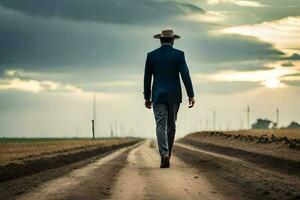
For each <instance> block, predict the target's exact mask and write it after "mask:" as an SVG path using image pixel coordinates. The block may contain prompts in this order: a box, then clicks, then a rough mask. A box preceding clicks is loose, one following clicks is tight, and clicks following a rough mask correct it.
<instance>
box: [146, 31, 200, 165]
mask: <svg viewBox="0 0 300 200" xmlns="http://www.w3.org/2000/svg"><path fill="white" fill-rule="evenodd" d="M153 37H154V38H156V39H160V42H161V47H160V48H158V49H155V50H154V51H151V52H150V53H148V55H147V59H146V65H145V75H144V98H145V106H146V108H148V109H151V105H152V103H153V111H154V116H155V121H156V137H157V142H158V147H159V153H160V156H161V164H160V167H161V168H168V167H170V157H171V152H172V147H173V142H174V138H175V132H176V119H177V112H178V110H179V106H180V103H181V102H182V93H181V84H180V78H179V74H180V75H181V79H182V81H183V83H184V86H185V89H186V91H187V95H188V98H189V99H188V100H189V108H192V107H193V106H194V104H195V100H194V91H193V85H192V81H191V78H190V74H189V70H188V67H187V64H186V62H185V57H184V52H182V51H180V50H177V49H175V48H173V44H174V40H175V39H179V38H180V36H178V35H174V33H173V31H172V30H163V31H161V34H156V35H154V36H153ZM152 76H153V85H152V96H151V82H152ZM150 97H152V98H151V99H152V101H151V100H150Z"/></svg>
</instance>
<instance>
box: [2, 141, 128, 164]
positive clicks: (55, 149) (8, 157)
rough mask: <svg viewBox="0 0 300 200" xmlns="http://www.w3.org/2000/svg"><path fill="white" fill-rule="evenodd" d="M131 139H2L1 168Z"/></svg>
mask: <svg viewBox="0 0 300 200" xmlns="http://www.w3.org/2000/svg"><path fill="white" fill-rule="evenodd" d="M128 140H130V139H97V140H90V139H63V140H62V139H57V140H55V139H48V140H41V139H37V140H35V139H17V140H9V139H2V140H1V142H0V166H1V165H6V164H8V163H11V162H15V163H16V162H22V161H23V160H26V159H32V158H37V157H41V156H51V155H54V154H59V153H66V152H70V151H78V150H83V149H86V148H95V147H97V146H111V145H115V144H120V143H123V142H127V141H128Z"/></svg>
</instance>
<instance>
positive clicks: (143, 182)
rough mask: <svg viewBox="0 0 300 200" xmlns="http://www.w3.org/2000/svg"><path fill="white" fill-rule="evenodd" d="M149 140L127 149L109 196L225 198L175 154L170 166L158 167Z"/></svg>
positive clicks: (127, 198) (154, 152)
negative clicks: (125, 158)
mask: <svg viewBox="0 0 300 200" xmlns="http://www.w3.org/2000/svg"><path fill="white" fill-rule="evenodd" d="M151 142H152V141H151V140H147V141H145V142H144V143H143V144H142V145H141V146H139V147H137V148H135V149H133V150H131V151H130V152H129V155H128V164H127V165H126V166H125V167H124V168H123V169H122V170H121V172H120V174H119V177H118V180H117V181H116V184H115V186H114V187H113V192H112V196H111V197H110V198H109V199H113V200H114V199H116V200H117V199H123V200H129V199H163V200H167V199H206V200H209V199H225V198H224V197H223V196H222V195H221V194H220V193H219V192H218V191H216V190H215V189H214V188H213V187H212V185H211V184H210V182H209V181H208V180H207V179H206V178H204V177H203V176H201V174H199V173H198V172H197V170H195V168H193V167H192V166H190V165H187V164H185V163H184V162H182V161H181V160H179V159H178V158H177V157H176V156H173V157H172V159H171V168H168V169H160V168H159V164H160V157H159V154H158V152H157V150H156V149H154V148H152V146H153V145H152V144H151Z"/></svg>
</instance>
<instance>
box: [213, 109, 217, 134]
mask: <svg viewBox="0 0 300 200" xmlns="http://www.w3.org/2000/svg"><path fill="white" fill-rule="evenodd" d="M213 131H216V111H215V110H213Z"/></svg>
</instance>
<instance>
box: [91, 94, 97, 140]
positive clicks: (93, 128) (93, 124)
mask: <svg viewBox="0 0 300 200" xmlns="http://www.w3.org/2000/svg"><path fill="white" fill-rule="evenodd" d="M95 119H96V99H95V93H93V119H92V132H93V139H95Z"/></svg>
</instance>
